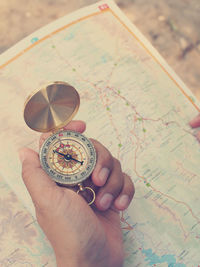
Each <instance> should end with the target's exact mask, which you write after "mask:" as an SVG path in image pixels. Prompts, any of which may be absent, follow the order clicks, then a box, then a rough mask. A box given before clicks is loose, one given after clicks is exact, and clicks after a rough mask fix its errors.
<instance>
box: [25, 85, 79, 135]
mask: <svg viewBox="0 0 200 267" xmlns="http://www.w3.org/2000/svg"><path fill="white" fill-rule="evenodd" d="M79 106H80V97H79V94H78V92H77V91H76V89H75V88H74V87H73V86H71V85H69V84H68V83H65V82H53V83H50V84H48V85H46V86H44V87H43V88H41V89H40V90H38V91H36V92H35V93H33V94H32V95H31V96H29V97H28V99H27V100H26V102H25V108H24V120H25V122H26V124H27V125H28V126H29V127H30V128H31V129H32V130H35V131H38V132H50V131H57V130H58V129H60V128H62V127H64V126H65V125H66V124H68V123H69V122H70V121H71V120H72V119H73V117H74V116H75V115H76V113H77V111H78V109H79Z"/></svg>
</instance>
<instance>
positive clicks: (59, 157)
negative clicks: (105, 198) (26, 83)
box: [24, 82, 96, 205]
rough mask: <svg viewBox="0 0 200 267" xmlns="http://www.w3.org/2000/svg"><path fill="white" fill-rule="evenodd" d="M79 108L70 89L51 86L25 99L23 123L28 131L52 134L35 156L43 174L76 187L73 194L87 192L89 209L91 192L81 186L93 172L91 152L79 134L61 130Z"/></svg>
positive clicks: (56, 83)
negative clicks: (38, 159) (37, 156)
mask: <svg viewBox="0 0 200 267" xmlns="http://www.w3.org/2000/svg"><path fill="white" fill-rule="evenodd" d="M79 105H80V97H79V94H78V92H77V91H76V90H75V88H74V87H72V86H71V85H69V84H68V83H65V82H53V83H51V84H48V85H46V86H44V87H43V88H41V89H39V90H37V91H36V92H34V93H33V94H32V95H30V96H29V97H28V98H27V100H26V102H25V108H24V119H25V122H26V124H27V125H28V126H29V127H30V128H31V129H32V130H35V131H39V132H52V134H51V135H50V136H49V137H48V138H47V139H46V140H45V142H44V143H43V145H42V147H41V149H40V152H39V156H40V163H41V166H42V168H43V169H44V171H45V172H46V173H47V174H48V175H49V176H50V177H51V179H53V180H54V181H55V182H56V183H57V184H58V185H61V186H67V187H77V188H78V189H77V193H80V192H83V191H88V192H87V193H88V194H90V198H91V199H90V201H89V203H88V204H89V205H91V204H92V203H93V202H94V200H95V192H94V190H93V189H92V188H91V187H88V186H84V181H85V180H87V179H88V178H89V177H90V175H91V173H92V171H93V170H94V167H95V164H96V151H95V148H94V146H93V144H92V142H91V141H90V140H89V139H88V138H87V137H86V136H84V135H83V134H80V133H78V132H74V131H68V130H65V129H63V127H64V126H65V125H66V124H67V123H69V122H70V121H71V120H72V118H73V117H74V116H75V114H76V113H77V111H78V108H79Z"/></svg>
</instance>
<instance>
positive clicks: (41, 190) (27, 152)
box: [19, 148, 56, 208]
mask: <svg viewBox="0 0 200 267" xmlns="http://www.w3.org/2000/svg"><path fill="white" fill-rule="evenodd" d="M19 157H20V160H21V162H22V178H23V181H24V183H25V185H26V187H27V190H28V191H29V193H30V195H31V198H32V200H33V203H34V204H35V206H36V208H37V207H40V206H41V205H42V201H43V200H44V201H46V202H47V201H48V200H47V199H46V198H45V197H44V194H45V195H47V196H48V194H49V193H50V192H51V191H52V190H54V188H55V187H56V184H55V183H54V182H53V181H52V180H51V179H50V178H49V177H48V175H47V174H46V173H45V172H44V171H43V169H42V168H41V166H40V161H39V157H38V154H37V153H36V152H35V151H33V150H31V149H29V148H22V149H21V150H20V151H19Z"/></svg>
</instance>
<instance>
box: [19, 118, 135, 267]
mask: <svg viewBox="0 0 200 267" xmlns="http://www.w3.org/2000/svg"><path fill="white" fill-rule="evenodd" d="M66 129H68V130H73V131H77V132H83V131H84V130H85V124H84V123H83V122H80V121H74V122H71V123H69V124H68V125H67V127H66ZM47 137H48V134H43V135H42V137H41V139H40V145H41V144H42V143H43V142H44V140H45V138H47ZM91 141H92V142H93V144H94V146H95V149H96V152H97V163H96V167H95V169H94V171H93V173H92V175H91V179H92V182H93V184H94V185H95V186H97V187H98V188H99V189H98V191H97V193H96V200H95V205H94V207H92V208H91V207H90V206H88V204H87V203H86V201H85V200H84V199H83V198H82V197H81V196H79V195H77V194H76V193H75V192H74V191H73V190H71V189H68V188H64V187H59V186H57V185H56V184H55V182H54V181H53V180H51V179H50V178H49V177H48V175H47V174H46V173H45V172H44V170H43V169H42V168H41V166H40V161H39V157H38V154H37V153H36V152H34V151H33V150H31V149H28V148H23V149H22V150H21V151H20V152H19V154H20V159H21V161H22V177H23V180H24V183H25V185H26V187H27V189H28V191H29V193H30V195H31V197H32V200H33V203H34V205H35V210H36V216H37V220H38V222H39V224H40V226H41V228H42V229H43V231H44V232H45V234H46V236H47V238H48V239H49V241H50V242H51V244H52V247H53V249H54V251H55V255H56V260H57V264H58V266H59V267H62V266H70V267H74V266H82V267H84V266H87V267H90V266H95V267H118V266H122V264H123V257H124V255H123V242H122V231H121V227H120V218H119V212H118V211H119V210H124V209H125V208H127V207H128V205H129V203H130V201H131V199H132V197H133V194H134V187H133V183H132V182H131V180H130V178H129V177H128V176H127V175H125V174H123V173H122V170H121V166H120V163H119V161H118V160H116V159H115V158H113V157H112V156H111V154H110V152H109V151H108V150H107V149H106V148H105V147H104V146H103V145H101V144H100V143H99V142H98V141H95V140H91Z"/></svg>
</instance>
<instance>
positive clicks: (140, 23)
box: [0, 0, 200, 100]
mask: <svg viewBox="0 0 200 267" xmlns="http://www.w3.org/2000/svg"><path fill="white" fill-rule="evenodd" d="M95 2H97V0H75V1H72V0H71V1H70V0H9V1H8V0H0V53H2V52H4V51H5V50H6V49H8V48H9V47H11V46H12V45H13V44H15V43H16V42H18V41H19V40H21V39H22V38H23V37H25V36H27V35H28V34H30V33H32V32H33V31H35V30H37V29H38V28H40V27H41V26H44V25H46V24H47V23H49V22H51V21H53V20H55V19H57V18H59V17H61V16H63V15H66V14H68V13H70V12H72V11H74V10H76V9H78V8H81V7H83V6H86V5H89V4H92V3H95ZM116 3H117V4H118V5H119V7H120V8H121V9H122V10H123V11H124V13H125V14H126V15H127V16H128V17H129V19H130V20H131V21H132V22H133V23H134V24H135V25H136V26H137V27H138V28H139V29H140V31H141V32H142V33H143V34H144V35H145V36H146V38H147V39H149V41H150V42H151V43H152V44H153V46H154V47H155V48H156V49H157V50H158V51H159V52H160V54H161V55H162V56H163V57H164V58H165V59H166V61H167V62H168V63H169V65H170V66H171V67H172V68H173V69H174V70H175V71H176V73H177V74H178V75H179V76H180V77H181V78H182V80H183V81H184V82H185V83H186V84H187V86H188V87H189V88H190V89H191V90H192V91H193V93H194V94H195V95H196V96H197V97H198V98H199V100H200V15H199V14H200V0H116Z"/></svg>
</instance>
